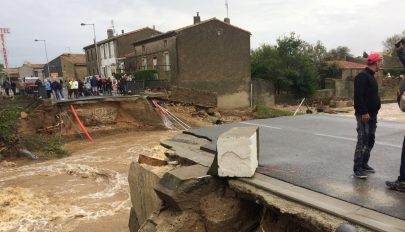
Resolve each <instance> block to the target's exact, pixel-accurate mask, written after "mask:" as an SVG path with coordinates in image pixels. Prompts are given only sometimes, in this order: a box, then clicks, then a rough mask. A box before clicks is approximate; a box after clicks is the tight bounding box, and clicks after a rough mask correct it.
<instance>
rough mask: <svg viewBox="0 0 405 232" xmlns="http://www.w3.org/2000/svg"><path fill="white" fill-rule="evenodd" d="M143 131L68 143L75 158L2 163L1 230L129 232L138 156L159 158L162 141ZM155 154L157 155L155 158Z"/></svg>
mask: <svg viewBox="0 0 405 232" xmlns="http://www.w3.org/2000/svg"><path fill="white" fill-rule="evenodd" d="M176 133H178V132H171V131H162V130H158V131H156V130H155V131H138V132H132V133H127V134H121V135H116V136H108V137H103V138H99V139H96V140H95V143H94V144H90V143H88V142H86V141H76V142H72V143H69V144H66V145H65V148H66V149H67V150H70V151H71V152H72V156H70V157H68V158H64V159H58V160H49V161H46V162H42V163H41V162H37V161H31V162H28V161H23V162H24V165H22V166H21V165H20V164H19V163H18V161H16V162H15V163H12V164H10V163H11V162H4V161H3V162H2V163H1V165H0V231H101V232H102V231H128V227H127V225H128V217H129V211H130V206H131V203H130V196H129V187H128V178H127V176H128V167H129V164H130V162H131V161H133V160H137V158H138V155H139V154H146V155H153V156H157V157H160V156H161V155H162V154H163V152H164V151H163V150H162V149H161V148H160V146H159V145H158V143H159V141H160V139H163V138H170V137H172V136H174V135H175V134H176ZM155 153H156V154H155Z"/></svg>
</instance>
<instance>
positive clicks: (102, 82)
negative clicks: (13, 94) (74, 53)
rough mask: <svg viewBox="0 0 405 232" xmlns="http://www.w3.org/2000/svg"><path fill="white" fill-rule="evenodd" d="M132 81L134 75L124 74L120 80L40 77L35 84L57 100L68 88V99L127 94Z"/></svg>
mask: <svg viewBox="0 0 405 232" xmlns="http://www.w3.org/2000/svg"><path fill="white" fill-rule="evenodd" d="M130 81H132V77H131V76H129V75H124V76H123V77H122V78H121V79H120V80H119V81H117V79H115V78H111V77H108V78H104V77H99V76H91V77H88V78H85V79H84V80H82V79H75V78H70V79H68V80H65V81H63V80H62V79H60V80H57V79H53V80H51V79H45V80H44V82H42V81H41V80H39V79H38V80H37V81H36V82H35V85H36V86H43V87H44V89H45V91H46V97H47V98H51V97H54V98H55V99H57V100H65V95H64V91H63V90H64V89H66V90H67V91H66V92H67V99H75V98H80V97H87V96H100V95H110V96H117V95H126V94H128V93H129V89H128V82H130ZM7 83H8V82H4V83H3V88H4V89H6V92H7V94H8V91H9V90H8V89H10V88H8V85H9V84H7ZM14 91H15V88H14ZM66 92H65V93H66Z"/></svg>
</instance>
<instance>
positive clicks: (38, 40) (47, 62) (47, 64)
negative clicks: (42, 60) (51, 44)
mask: <svg viewBox="0 0 405 232" xmlns="http://www.w3.org/2000/svg"><path fill="white" fill-rule="evenodd" d="M34 41H35V42H40V41H41V42H44V45H45V56H46V67H47V68H48V77H49V76H50V75H51V72H50V71H49V61H48V51H47V50H46V40H44V39H35V40H34Z"/></svg>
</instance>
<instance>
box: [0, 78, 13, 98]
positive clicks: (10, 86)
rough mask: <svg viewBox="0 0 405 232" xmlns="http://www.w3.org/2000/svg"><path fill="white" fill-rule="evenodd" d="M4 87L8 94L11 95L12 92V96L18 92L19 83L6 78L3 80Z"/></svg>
mask: <svg viewBox="0 0 405 232" xmlns="http://www.w3.org/2000/svg"><path fill="white" fill-rule="evenodd" d="M2 87H3V89H4V92H5V94H6V96H8V97H9V96H10V95H11V94H12V96H14V95H15V94H16V88H17V85H16V83H15V82H14V81H11V82H9V81H8V80H7V79H6V80H4V81H3V84H2ZM10 90H11V92H10Z"/></svg>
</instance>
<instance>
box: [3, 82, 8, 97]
mask: <svg viewBox="0 0 405 232" xmlns="http://www.w3.org/2000/svg"><path fill="white" fill-rule="evenodd" d="M3 89H4V90H5V91H6V95H7V96H10V82H8V80H4V81H3Z"/></svg>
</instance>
